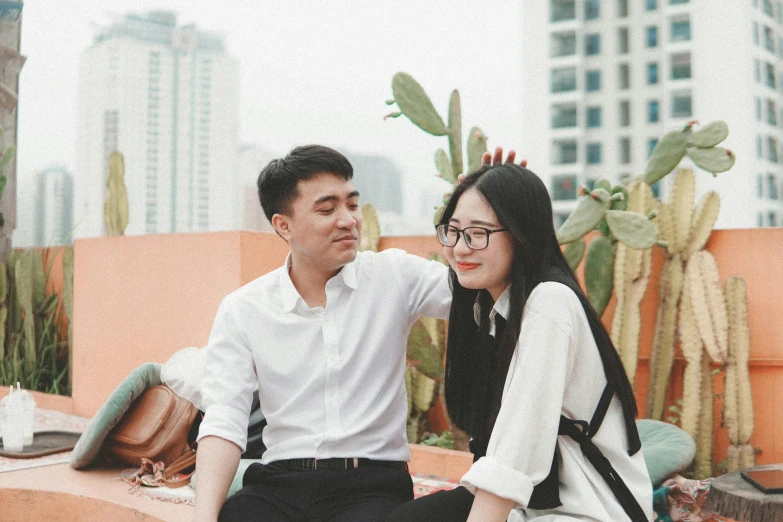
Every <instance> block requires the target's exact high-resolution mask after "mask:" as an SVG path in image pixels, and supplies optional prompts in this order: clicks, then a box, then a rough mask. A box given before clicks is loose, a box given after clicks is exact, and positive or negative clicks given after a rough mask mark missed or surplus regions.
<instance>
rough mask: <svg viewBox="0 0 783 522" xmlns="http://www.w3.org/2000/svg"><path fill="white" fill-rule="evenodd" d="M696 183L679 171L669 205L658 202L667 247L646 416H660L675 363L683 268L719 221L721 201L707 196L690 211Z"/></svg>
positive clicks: (713, 195) (660, 228)
mask: <svg viewBox="0 0 783 522" xmlns="http://www.w3.org/2000/svg"><path fill="white" fill-rule="evenodd" d="M695 191H696V180H695V178H694V176H693V172H692V171H691V170H689V169H679V170H678V171H677V173H676V174H675V177H674V182H673V183H672V188H671V193H670V195H669V202H668V203H665V202H662V201H661V202H657V204H656V210H657V212H658V217H657V219H656V223H657V225H658V234H659V237H660V239H661V240H663V241H664V242H665V243H666V247H665V248H664V249H663V251H664V255H665V261H664V266H663V270H662V272H661V280H660V287H659V288H660V301H659V306H658V318H657V323H656V329H655V337H654V341H653V347H652V351H651V354H650V388H649V390H648V395H647V409H646V415H647V417H649V418H652V419H660V418H661V417H662V416H663V405H664V399H665V394H666V385H667V383H668V381H669V377H670V375H671V369H672V363H673V362H674V343H675V330H676V319H677V306H678V303H679V301H680V292H681V290H682V278H683V274H684V271H685V266H686V264H687V262H688V261H689V259H690V258H691V256H692V255H693V254H694V253H696V252H698V251H700V250H701V249H702V248H704V245H705V243H706V242H707V239H708V238H709V235H710V233H711V232H712V227H713V226H714V225H715V221H716V220H717V218H718V212H719V210H720V197H719V196H718V194H717V193H715V192H708V193H706V194H705V195H704V196H703V197H702V198H701V200H700V201H699V203H698V205H696V208H695V209H694V208H693V200H694V194H695Z"/></svg>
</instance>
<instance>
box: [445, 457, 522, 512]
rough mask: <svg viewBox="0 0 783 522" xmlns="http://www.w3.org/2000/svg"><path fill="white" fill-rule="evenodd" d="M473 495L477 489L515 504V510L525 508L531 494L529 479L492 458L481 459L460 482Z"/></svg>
mask: <svg viewBox="0 0 783 522" xmlns="http://www.w3.org/2000/svg"><path fill="white" fill-rule="evenodd" d="M460 485H461V486H464V487H465V488H466V489H467V490H469V491H470V492H471V493H473V494H474V495H475V494H476V490H477V489H481V490H483V491H487V492H488V493H492V494H493V495H497V496H498V497H502V498H507V499H509V500H513V501H514V502H516V504H517V505H516V506H515V507H517V508H523V509H524V508H525V507H526V506H527V503H528V502H530V496H531V495H532V494H533V482H532V481H531V480H530V478H529V477H528V476H527V475H525V474H524V473H521V472H519V471H517V470H515V469H513V468H510V467H508V466H504V465H503V464H501V463H499V462H498V461H497V460H495V459H494V458H492V457H481V458H480V459H478V460H477V461H476V462H474V463H473V465H472V466H471V467H470V469H469V470H468V472H467V473H465V475H464V476H463V477H462V480H460Z"/></svg>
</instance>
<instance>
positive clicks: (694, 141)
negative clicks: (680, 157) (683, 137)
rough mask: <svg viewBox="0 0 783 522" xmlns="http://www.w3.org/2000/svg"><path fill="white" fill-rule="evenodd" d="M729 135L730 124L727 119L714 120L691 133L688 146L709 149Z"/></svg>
mask: <svg viewBox="0 0 783 522" xmlns="http://www.w3.org/2000/svg"><path fill="white" fill-rule="evenodd" d="M728 135H729V126H728V125H727V124H726V122H725V121H721V120H718V121H713V122H712V123H710V124H708V125H705V126H704V127H702V128H701V129H699V130H698V131H696V132H694V133H693V134H691V135H690V137H689V138H688V146H689V147H700V148H702V149H707V148H710V147H714V146H715V145H717V144H718V143H720V142H722V141H723V140H725V139H726V138H727V137H728Z"/></svg>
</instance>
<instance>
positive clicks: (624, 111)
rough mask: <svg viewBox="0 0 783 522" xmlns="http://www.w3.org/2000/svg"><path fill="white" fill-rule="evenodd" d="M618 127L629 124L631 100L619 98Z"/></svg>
mask: <svg viewBox="0 0 783 522" xmlns="http://www.w3.org/2000/svg"><path fill="white" fill-rule="evenodd" d="M619 112H620V127H628V126H630V125H631V102H630V101H628V100H620V111H619Z"/></svg>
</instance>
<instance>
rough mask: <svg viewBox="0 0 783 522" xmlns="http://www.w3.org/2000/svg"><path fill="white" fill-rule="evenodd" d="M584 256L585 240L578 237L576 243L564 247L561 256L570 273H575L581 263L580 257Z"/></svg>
mask: <svg viewBox="0 0 783 522" xmlns="http://www.w3.org/2000/svg"><path fill="white" fill-rule="evenodd" d="M584 255H585V238H584V237H580V238H579V239H577V240H576V241H572V242H570V243H568V244H566V246H565V250H563V256H565V259H566V262H567V263H568V266H569V267H571V271H572V272H573V271H575V270H576V268H577V267H578V266H579V263H581V262H582V257H583V256H584Z"/></svg>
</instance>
